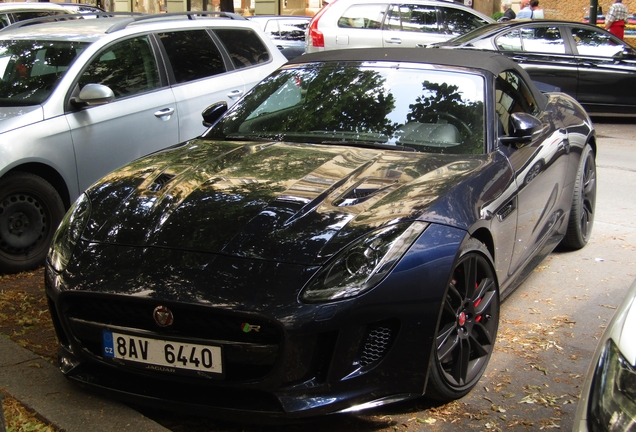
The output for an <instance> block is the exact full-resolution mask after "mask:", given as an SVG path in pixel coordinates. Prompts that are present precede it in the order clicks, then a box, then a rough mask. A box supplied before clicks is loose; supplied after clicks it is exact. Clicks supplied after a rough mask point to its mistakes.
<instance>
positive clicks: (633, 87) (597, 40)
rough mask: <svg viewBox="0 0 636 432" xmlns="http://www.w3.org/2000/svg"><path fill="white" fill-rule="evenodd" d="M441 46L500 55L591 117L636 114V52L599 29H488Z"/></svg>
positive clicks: (534, 25)
mask: <svg viewBox="0 0 636 432" xmlns="http://www.w3.org/2000/svg"><path fill="white" fill-rule="evenodd" d="M436 46H443V47H452V48H472V49H480V50H489V51H497V52H499V53H501V54H504V55H506V56H508V57H510V58H512V59H513V60H515V61H516V62H518V63H519V64H520V65H521V66H522V67H523V68H524V69H525V70H526V71H527V72H528V74H530V76H531V77H532V79H533V80H535V81H538V82H540V83H543V84H549V85H551V86H553V87H556V88H558V89H560V90H561V91H563V92H565V93H567V94H569V95H571V96H573V97H575V98H576V99H577V100H578V101H579V102H580V103H581V104H582V105H583V106H584V107H585V109H586V110H587V112H588V113H590V114H630V115H634V114H636V51H635V50H634V49H633V48H632V47H631V46H630V45H629V44H628V43H626V42H624V41H622V40H620V39H618V38H617V37H616V36H614V35H612V34H611V33H610V32H608V31H606V30H604V29H601V28H599V27H596V26H593V25H589V24H585V23H578V22H566V21H548V20H539V21H526V20H524V21H507V22H505V23H496V24H488V25H486V26H484V27H481V28H479V29H476V30H474V31H472V32H470V33H467V34H465V35H463V36H459V37H457V38H455V39H452V40H450V41H447V42H443V43H440V44H436Z"/></svg>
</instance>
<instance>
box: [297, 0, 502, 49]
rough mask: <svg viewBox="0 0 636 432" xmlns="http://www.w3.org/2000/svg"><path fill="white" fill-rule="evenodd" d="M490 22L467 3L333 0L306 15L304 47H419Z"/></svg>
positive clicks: (488, 18)
mask: <svg viewBox="0 0 636 432" xmlns="http://www.w3.org/2000/svg"><path fill="white" fill-rule="evenodd" d="M492 22H494V20H493V19H492V18H490V17H488V16H486V15H484V14H482V13H480V12H477V11H476V10H474V9H472V8H469V7H467V6H464V5H462V4H458V3H454V2H447V1H439V0H408V1H405V2H391V1H387V0H335V1H332V2H331V3H328V4H327V5H326V6H325V7H323V8H322V9H321V10H320V11H318V13H317V14H316V15H315V16H314V18H313V19H312V20H311V22H310V24H309V29H308V31H307V35H306V52H308V53H312V52H319V51H326V50H332V49H339V48H374V47H375V48H380V47H400V48H413V47H424V46H426V45H427V44H431V43H435V42H442V41H445V40H448V39H451V38H453V37H456V36H459V35H462V34H464V33H467V32H469V31H471V30H474V29H476V28H478V27H481V26H483V25H485V24H487V23H492Z"/></svg>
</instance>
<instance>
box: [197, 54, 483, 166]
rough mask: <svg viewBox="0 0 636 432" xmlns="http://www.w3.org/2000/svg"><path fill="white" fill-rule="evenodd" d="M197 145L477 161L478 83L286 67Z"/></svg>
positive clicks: (376, 69) (344, 68)
mask: <svg viewBox="0 0 636 432" xmlns="http://www.w3.org/2000/svg"><path fill="white" fill-rule="evenodd" d="M392 66H396V65H395V64H392ZM205 137H206V138H211V139H230V140H239V139H246V140H253V139H267V140H276V141H291V142H305V143H317V144H320V143H324V144H344V145H358V146H369V147H383V148H394V149H399V150H408V151H413V150H414V151H422V152H436V153H453V154H482V153H483V152H484V78H483V77H482V76H481V75H477V74H471V73H466V72H454V71H445V70H439V69H434V68H429V69H416V68H409V67H405V66H402V65H401V66H399V67H389V66H375V65H373V66H369V65H363V64H360V63H353V62H346V63H337V64H336V63H322V64H320V63H312V64H307V65H300V66H294V67H288V68H285V69H282V70H280V71H279V72H277V73H276V74H274V75H272V76H270V77H269V78H267V79H266V80H265V81H263V82H262V83H261V84H259V85H258V86H256V87H255V88H254V90H252V92H250V94H249V95H248V96H246V97H245V98H244V99H243V100H242V101H241V102H239V103H237V104H236V105H235V106H234V107H233V108H232V109H231V110H230V112H228V114H227V115H226V116H225V117H223V118H222V119H221V121H219V122H218V123H217V124H216V125H215V126H214V127H213V128H211V129H210V130H209V131H208V132H207V133H206V134H205Z"/></svg>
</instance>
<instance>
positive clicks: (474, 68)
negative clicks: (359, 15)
mask: <svg viewBox="0 0 636 432" xmlns="http://www.w3.org/2000/svg"><path fill="white" fill-rule="evenodd" d="M212 102H214V101H212ZM203 118H204V122H205V123H206V124H208V125H209V126H210V127H209V128H208V130H207V131H206V132H205V134H204V135H203V136H201V137H200V138H197V139H194V140H190V141H188V142H185V143H182V144H180V145H178V146H175V147H173V148H169V149H166V150H164V151H161V152H158V153H154V154H151V155H149V156H147V157H145V158H142V159H139V160H136V161H134V162H132V163H130V164H129V165H126V166H124V167H122V168H120V169H118V170H116V171H114V172H112V173H111V174H109V175H107V176H106V177H104V178H102V179H101V180H100V181H98V182H97V183H95V184H94V185H93V186H92V187H90V188H89V189H88V190H87V191H86V192H85V193H84V194H83V195H82V196H81V197H80V198H79V199H78V200H77V202H76V203H75V204H74V205H73V206H72V208H71V210H70V211H69V212H68V214H67V215H66V217H65V219H64V220H63V222H62V224H61V225H60V227H59V229H58V231H57V233H56V236H55V239H54V242H53V245H52V248H51V250H50V252H49V255H48V259H47V266H46V272H45V274H46V276H45V279H46V293H47V296H48V299H49V304H50V310H51V314H52V316H53V321H54V323H55V328H56V331H57V335H58V338H59V342H60V348H59V367H60V369H61V371H62V372H63V373H64V374H65V375H66V376H67V377H68V378H69V379H71V380H73V381H76V382H79V383H81V384H83V385H84V386H86V387H90V388H92V389H95V390H101V391H103V392H106V393H108V394H110V395H113V396H116V397H118V398H119V399H122V400H125V401H131V402H134V403H136V404H144V403H146V404H150V405H152V406H155V407H167V408H170V409H180V410H187V411H189V412H191V413H203V414H207V415H210V414H211V415H215V416H227V417H238V418H242V419H244V418H247V417H246V416H248V415H252V416H256V417H258V416H260V417H264V418H265V417H266V418H270V419H299V418H302V417H310V416H318V415H323V414H330V413H338V412H351V411H356V410H360V409H364V408H369V407H374V406H378V405H382V404H386V403H389V402H395V401H399V400H404V399H409V398H418V397H422V396H423V395H424V396H425V397H432V398H436V399H439V400H444V401H448V400H453V399H457V398H460V397H462V396H463V395H465V394H467V393H468V392H469V391H470V390H471V389H472V388H473V387H474V386H475V385H476V384H477V382H478V381H479V379H480V377H481V375H482V373H483V372H484V370H485V369H486V367H487V364H488V361H489V358H490V356H491V354H492V352H493V350H494V349H495V340H496V336H497V328H498V325H499V314H500V312H499V311H500V302H501V300H502V299H503V298H504V297H505V296H507V295H509V294H510V293H511V292H512V291H513V289H515V288H516V287H518V286H519V284H520V283H521V282H522V281H523V280H524V278H525V277H526V276H527V275H528V273H529V272H531V271H532V269H533V268H535V267H536V266H537V264H538V263H540V262H541V260H542V259H543V258H544V257H545V256H546V255H548V254H549V253H550V252H551V251H552V250H553V249H554V248H555V247H557V246H560V247H561V248H564V249H578V248H581V247H583V246H584V245H585V244H586V243H587V242H588V240H589V238H590V234H591V229H592V223H593V219H594V207H595V198H596V166H595V155H596V138H595V132H594V128H593V125H592V123H591V121H590V119H589V117H588V116H587V114H586V113H585V111H584V110H583V109H582V108H581V106H580V105H579V104H578V103H577V102H576V101H575V100H574V99H572V98H571V97H569V96H567V95H565V94H560V93H555V94H543V93H541V92H539V91H538V90H537V88H536V87H535V86H534V85H533V83H532V81H531V80H530V79H529V77H528V75H527V74H526V73H525V72H524V71H523V69H521V68H520V67H518V66H517V65H516V64H515V63H514V62H513V61H511V60H509V59H506V58H505V57H503V56H500V55H498V54H494V53H484V52H476V51H471V50H467V51H462V50H439V49H382V48H379V49H368V50H340V51H337V50H336V51H329V52H325V53H319V54H310V55H304V56H300V57H298V58H297V59H295V60H293V61H291V62H290V63H287V64H286V65H285V66H283V67H282V68H280V69H279V70H278V71H277V72H275V73H274V74H272V75H271V76H269V77H268V78H266V79H265V80H264V81H263V82H261V84H259V85H258V86H257V87H255V88H254V89H253V90H252V91H251V92H250V93H249V94H248V95H246V97H245V98H243V99H242V100H241V101H239V102H238V103H237V104H236V105H234V106H233V107H232V108H230V109H228V108H227V107H226V106H225V104H224V103H215V104H211V106H210V107H209V108H208V109H207V110H206V111H205V112H204V114H203Z"/></svg>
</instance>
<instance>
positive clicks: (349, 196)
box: [333, 178, 397, 207]
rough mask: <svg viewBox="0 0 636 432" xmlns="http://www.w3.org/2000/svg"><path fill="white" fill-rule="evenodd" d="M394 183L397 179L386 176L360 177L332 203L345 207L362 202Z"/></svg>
mask: <svg viewBox="0 0 636 432" xmlns="http://www.w3.org/2000/svg"><path fill="white" fill-rule="evenodd" d="M396 183H397V180H393V179H386V178H365V179H362V180H360V181H359V182H357V183H356V184H355V185H353V186H352V187H350V188H349V189H347V191H346V192H345V193H344V194H342V195H341V196H340V197H339V198H338V199H337V200H335V201H334V202H333V205H334V206H337V207H345V206H352V205H356V204H360V203H363V202H365V201H366V200H368V199H369V198H371V197H373V196H375V195H377V194H378V193H380V192H382V191H383V190H385V189H387V188H389V187H391V186H393V185H394V184H396Z"/></svg>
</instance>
